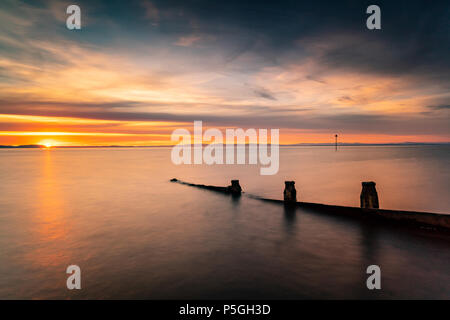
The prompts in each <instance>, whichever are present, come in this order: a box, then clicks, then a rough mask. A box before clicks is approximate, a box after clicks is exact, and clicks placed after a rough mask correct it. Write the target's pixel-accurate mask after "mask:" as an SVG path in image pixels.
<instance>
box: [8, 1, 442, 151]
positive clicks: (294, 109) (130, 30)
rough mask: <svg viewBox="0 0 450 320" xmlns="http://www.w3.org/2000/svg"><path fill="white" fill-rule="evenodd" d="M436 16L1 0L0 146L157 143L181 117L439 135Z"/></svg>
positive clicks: (419, 138)
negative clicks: (373, 24)
mask: <svg viewBox="0 0 450 320" xmlns="http://www.w3.org/2000/svg"><path fill="white" fill-rule="evenodd" d="M70 4H77V5H78V6H79V7H80V8H81V27H82V28H81V30H69V29H67V27H66V19H67V17H68V15H67V14H66V8H67V6H69V5H70ZM371 4H377V5H379V6H380V8H381V30H369V29H368V28H367V27H366V19H367V18H368V16H369V15H368V14H366V8H367V7H368V6H369V5H371ZM449 18H450V2H448V1H319V0H315V1H300V0H298V1H284V0H278V1H267V2H266V1H261V0H260V1H242V0H240V1H234V0H227V1H212V0H207V1H200V0H198V1H189V0H183V1H171V0H163V1H157V0H152V1H146V0H140V1H113V0H108V1H76V2H72V1H70V2H66V1H12V0H2V1H1V2H0V145H22V144H48V145H54V146H58V145H69V146H70V145H80V146H87V145H136V146H138V145H139V146H143V145H171V144H173V142H172V141H171V139H170V136H171V133H172V132H173V131H174V130H175V129H178V128H186V129H188V130H191V131H192V130H193V129H192V127H193V121H194V120H201V121H203V124H204V127H205V129H206V128H218V129H220V130H225V128H244V129H246V128H255V129H260V128H261V129H280V143H281V144H294V143H327V142H328V143H330V142H333V141H334V134H339V137H340V138H339V139H340V141H341V142H346V143H355V142H358V143H401V142H450V129H449V127H450V126H449V123H450V118H449V112H450V111H449V110H450V19H449Z"/></svg>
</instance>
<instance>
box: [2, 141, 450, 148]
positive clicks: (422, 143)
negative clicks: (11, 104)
mask: <svg viewBox="0 0 450 320" xmlns="http://www.w3.org/2000/svg"><path fill="white" fill-rule="evenodd" d="M448 145H450V142H430V143H428V142H403V143H339V144H338V147H359V146H361V147H363V146H448ZM173 146H174V145H164V146H116V145H109V146H108V145H105V146H102V145H100V146H51V147H46V146H44V145H38V144H33V145H19V146H12V145H0V149H54V148H58V149H66V148H70V149H80V148H83V149H90V148H168V147H170V148H171V147H173ZM203 146H207V144H204V145H203ZM279 146H280V147H334V146H335V144H334V143H297V144H280V145H279Z"/></svg>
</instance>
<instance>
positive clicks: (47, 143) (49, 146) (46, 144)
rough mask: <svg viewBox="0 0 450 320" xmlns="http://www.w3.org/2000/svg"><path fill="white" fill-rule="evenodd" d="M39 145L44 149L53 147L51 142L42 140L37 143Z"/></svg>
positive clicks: (53, 143)
mask: <svg viewBox="0 0 450 320" xmlns="http://www.w3.org/2000/svg"><path fill="white" fill-rule="evenodd" d="M39 144H40V145H41V146H44V147H46V148H51V147H53V146H54V145H55V142H54V141H53V140H42V141H40V142H39Z"/></svg>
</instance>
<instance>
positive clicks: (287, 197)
mask: <svg viewBox="0 0 450 320" xmlns="http://www.w3.org/2000/svg"><path fill="white" fill-rule="evenodd" d="M283 195H284V202H286V203H295V202H297V190H295V181H285V182H284V192H283Z"/></svg>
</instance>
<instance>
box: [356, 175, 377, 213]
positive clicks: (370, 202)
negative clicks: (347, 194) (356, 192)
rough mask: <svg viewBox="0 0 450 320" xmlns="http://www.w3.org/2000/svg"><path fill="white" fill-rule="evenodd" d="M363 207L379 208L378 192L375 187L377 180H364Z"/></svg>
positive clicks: (361, 198) (361, 197)
mask: <svg viewBox="0 0 450 320" xmlns="http://www.w3.org/2000/svg"><path fill="white" fill-rule="evenodd" d="M359 198H360V201H361V208H370V209H378V208H379V204H378V194H377V189H376V188H375V182H373V181H368V182H362V190H361V196H360V197H359Z"/></svg>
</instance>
